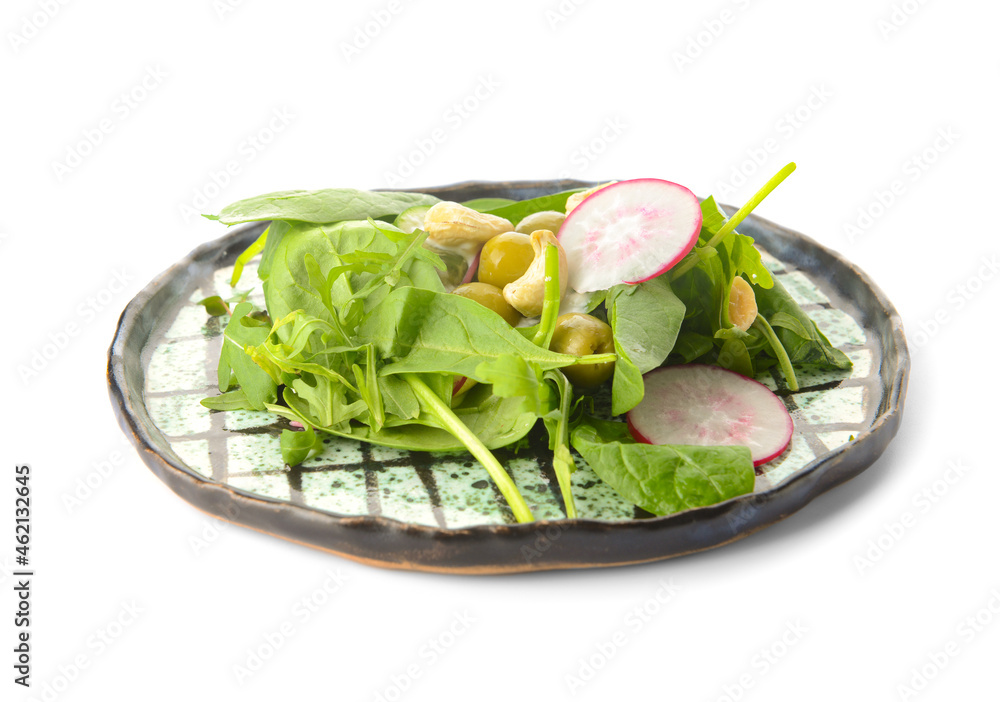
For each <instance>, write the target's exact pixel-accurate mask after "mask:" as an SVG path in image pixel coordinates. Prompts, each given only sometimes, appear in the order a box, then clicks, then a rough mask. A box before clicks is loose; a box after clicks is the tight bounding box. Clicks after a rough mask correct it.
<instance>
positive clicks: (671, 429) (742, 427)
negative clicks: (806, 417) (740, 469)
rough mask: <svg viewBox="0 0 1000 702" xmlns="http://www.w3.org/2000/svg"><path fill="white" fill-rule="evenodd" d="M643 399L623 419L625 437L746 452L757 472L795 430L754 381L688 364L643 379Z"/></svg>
mask: <svg viewBox="0 0 1000 702" xmlns="http://www.w3.org/2000/svg"><path fill="white" fill-rule="evenodd" d="M643 382H644V383H645V386H646V394H645V397H643V400H642V402H640V403H639V404H638V405H636V406H635V408H634V409H632V410H631V411H630V412H629V413H628V426H629V431H631V432H632V436H633V437H635V439H636V441H641V442H643V443H647V444H685V445H689V446H691V445H693V446H734V445H738V446H746V447H748V448H749V449H750V455H751V457H752V458H753V464H754V465H755V466H759V465H760V464H762V463H767V462H768V461H770V460H771V459H772V458H774V457H776V456H778V455H779V454H780V453H781V452H782V451H784V450H785V448H786V447H787V446H788V443H789V442H790V441H791V440H792V431H793V429H794V428H795V427H794V425H793V424H792V418H791V416H790V415H789V414H788V410H787V409H785V403H784V402H782V401H781V398H779V397H778V396H777V395H775V394H774V393H773V392H771V391H770V390H768V389H767V387H766V386H764V385H761V384H760V383H758V382H757V381H756V380H751V379H749V378H746V377H744V376H742V375H740V374H739V373H734V372H733V371H730V370H726V369H724V368H719V367H718V366H705V365H699V364H688V365H683V366H669V367H667V368H657V369H656V370H653V371H650V372H649V373H647V374H646V375H644V376H643Z"/></svg>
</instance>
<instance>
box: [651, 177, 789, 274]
mask: <svg viewBox="0 0 1000 702" xmlns="http://www.w3.org/2000/svg"><path fill="white" fill-rule="evenodd" d="M794 170H795V164H794V163H789V164H787V165H786V166H785V167H784V168H782V169H781V170H780V171H778V172H777V173H775V174H774V175H773V176H772V177H771V180H769V181H767V182H766V183H764V187H763V188H761V189H760V190H758V191H757V193H756V194H755V195H754V196H753V197H752V198H750V199H749V200H747V201H746V203H745V204H744V205H743V207H741V208H740V209H738V210H736V213H735V214H734V215H733V216H732V217H730V218H729V219H728V220H727V221H726V223H725V224H723V225H722V228H721V229H719V231H717V232H716V233H715V235H714V236H713V237H712V238H711V239H709V240H708V242H707V243H706V244H704V246H710V247H714V246H718V244H719V242H720V241H722V240H723V239H724V238H725V237H726V236H728V235H729V233H730V232H731V231H733V230H734V229H736V227H738V226H740V224H742V223H743V220H744V219H746V218H747V215H749V214H750V213H751V212H753V210H754V208H755V207H757V205H759V204H760V203H761V202H763V200H764V198H766V197H767V196H768V195H770V194H771V191H773V190H774V189H775V188H776V187H778V186H779V185H781V182H782V181H783V180H784V179H785V178H787V177H788V176H790V175H791V174H792V172H793V171H794ZM697 264H698V259H697V257H695V256H691V257H690V258H688V259H687V261H685V262H684V263H682V264H681V265H680V266H678V267H677V268H675V269H674V270H673V271H672V272H671V273H670V279H671V280H677V279H678V278H680V277H681V276H682V275H684V274H685V273H687V272H688V271H689V270H691V269H692V268H694V267H695V266H696V265H697Z"/></svg>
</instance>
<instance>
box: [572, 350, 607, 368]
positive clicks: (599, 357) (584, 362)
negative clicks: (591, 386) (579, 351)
mask: <svg viewBox="0 0 1000 702" xmlns="http://www.w3.org/2000/svg"><path fill="white" fill-rule="evenodd" d="M617 359H618V354H614V353H592V354H590V355H589V356H580V357H579V358H578V359H577V362H576V363H574V364H573V365H576V366H592V365H595V364H597V363H612V362H614V361H616V360H617Z"/></svg>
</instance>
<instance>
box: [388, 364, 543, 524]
mask: <svg viewBox="0 0 1000 702" xmlns="http://www.w3.org/2000/svg"><path fill="white" fill-rule="evenodd" d="M402 375H403V378H404V379H405V380H406V382H407V383H409V384H410V387H411V388H413V392H414V393H415V394H416V396H417V399H418V400H419V401H420V406H421V408H422V410H423V411H425V412H427V414H429V415H430V416H431V417H432V418H433V419H434V420H435V421H436V422H437V424H438V425H439V426H440V427H441V428H442V429H444V430H445V431H447V432H448V433H449V434H451V435H452V436H454V437H455V438H456V439H458V440H459V441H461V442H462V443H463V444H465V447H466V448H467V449H469V453H471V454H472V455H473V456H475V457H476V458H477V459H478V460H479V462H480V463H482V464H483V467H484V468H486V472H487V473H489V474H490V477H491V478H493V482H494V483H496V484H497V487H498V488H500V492H501V493H502V494H503V496H504V497H505V498H506V499H507V503H508V504H509V505H510V508H511V510H513V512H514V517H515V518H516V519H517V521H518V522H521V523H524V522H531V521H534V519H535V518H534V516H532V514H531V509H530V508H529V507H528V503H527V502H525V501H524V497H523V496H522V495H521V493H520V491H519V490H518V489H517V485H515V484H514V481H513V480H511V477H510V475H508V474H507V471H506V470H504V467H503V466H502V465H500V462H499V461H498V460H497V459H496V456H494V455H493V454H492V453H491V452H490V450H489V449H488V448H486V446H485V445H484V444H483V442H482V441H480V440H479V437H478V436H476V435H475V434H474V433H473V432H472V430H471V429H469V427H467V426H466V425H465V423H464V422H463V421H462V420H461V419H459V418H458V417H457V416H456V415H455V413H454V412H453V411H452V409H451V407H449V406H448V405H446V404H445V403H444V401H443V400H442V399H441V398H440V397H438V396H437V394H436V393H435V392H434V391H433V390H431V389H430V388H429V387H427V384H426V383H424V381H423V380H421V379H420V377H419V376H418V375H417V374H416V373H403V374H402Z"/></svg>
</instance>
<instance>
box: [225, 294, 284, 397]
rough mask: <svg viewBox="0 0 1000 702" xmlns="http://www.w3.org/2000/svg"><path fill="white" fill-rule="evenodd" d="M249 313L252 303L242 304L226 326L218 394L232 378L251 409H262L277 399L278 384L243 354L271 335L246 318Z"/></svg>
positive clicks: (227, 386) (267, 330) (255, 322)
mask: <svg viewBox="0 0 1000 702" xmlns="http://www.w3.org/2000/svg"><path fill="white" fill-rule="evenodd" d="M252 311H253V305H252V304H251V303H249V302H241V303H240V304H238V305H236V309H234V310H233V316H232V318H230V320H229V324H227V325H226V330H225V332H224V333H223V337H222V353H221V355H220V356H219V367H218V376H219V391H220V392H226V391H227V390H228V389H229V386H230V384H231V382H232V376H234V375H235V376H236V382H237V383H239V386H240V388H241V389H242V390H243V394H244V396H245V397H246V400H247V402H248V403H249V404H250V407H252V408H253V409H255V410H262V409H265V404H267V403H269V402H274V401H275V399H277V383H276V382H275V381H274V380H273V379H272V378H271V376H270V375H268V374H267V372H266V371H264V370H263V369H262V368H261V367H260V366H258V365H257V364H255V363H254V362H253V360H252V359H251V358H250V356H248V355H247V353H246V351H245V349H246V347H247V346H254V345H258V344H263V343H264V341H265V340H266V339H267V337H268V335H269V334H270V328H269V327H267V326H266V325H262V324H260V323H259V322H257V321H255V320H254V319H252V318H250V317H248V315H249V314H250V313H251V312H252Z"/></svg>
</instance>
